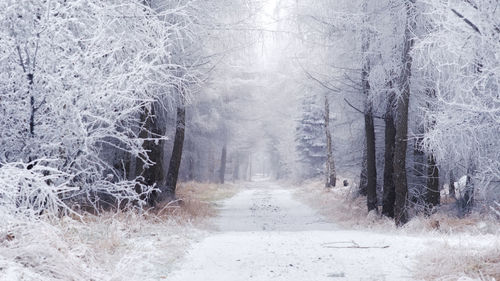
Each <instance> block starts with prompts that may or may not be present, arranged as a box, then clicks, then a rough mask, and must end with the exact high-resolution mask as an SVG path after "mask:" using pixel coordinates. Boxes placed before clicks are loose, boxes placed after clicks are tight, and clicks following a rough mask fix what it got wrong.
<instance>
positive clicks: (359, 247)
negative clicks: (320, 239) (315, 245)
mask: <svg viewBox="0 0 500 281" xmlns="http://www.w3.org/2000/svg"><path fill="white" fill-rule="evenodd" d="M331 244H351V245H349V246H329V245H331ZM321 246H323V248H332V249H387V248H389V245H385V246H360V245H359V244H358V243H356V242H354V241H340V242H330V243H323V244H321Z"/></svg>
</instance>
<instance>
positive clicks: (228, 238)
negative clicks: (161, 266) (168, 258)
mask: <svg viewBox="0 0 500 281" xmlns="http://www.w3.org/2000/svg"><path fill="white" fill-rule="evenodd" d="M246 187H247V188H246V189H245V190H243V191H242V192H240V193H239V194H238V195H236V196H235V197H233V198H231V199H229V200H227V201H226V202H225V204H224V207H223V208H222V210H221V213H220V216H219V217H218V218H216V225H217V226H218V229H219V231H218V232H215V233H214V234H213V235H211V236H209V237H207V238H206V239H204V240H202V241H201V242H200V243H198V244H195V245H193V248H192V250H191V251H190V252H189V253H188V255H187V257H186V258H185V260H184V262H183V263H182V264H180V265H179V266H178V268H177V269H176V270H174V272H173V273H172V275H171V276H169V278H167V280H171V281H210V280H213V281H239V280H241V281H243V280H258V281H265V280H273V281H274V280H283V281H284V280H286V281H293V280H297V281H299V280H300V281H321V280H338V279H341V280H412V279H411V272H410V267H411V265H412V256H414V255H415V254H418V252H419V251H420V250H422V249H423V247H424V245H423V244H424V243H423V240H422V239H419V238H414V237H405V236H396V235H384V234H375V233H370V232H363V231H346V230H342V229H339V228H338V227H337V226H335V225H333V224H329V223H327V222H325V221H323V220H322V217H321V216H320V215H318V214H316V212H315V211H314V210H312V209H311V208H309V207H308V206H306V205H304V204H302V203H300V202H298V201H296V200H295V199H294V198H293V196H292V192H291V191H290V190H287V189H283V188H280V187H279V186H277V185H275V184H273V183H269V182H254V183H249V184H246ZM356 245H359V246H360V247H370V248H353V247H356ZM386 246H389V247H386ZM372 247H373V248H372Z"/></svg>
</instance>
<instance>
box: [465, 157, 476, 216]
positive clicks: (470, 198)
mask: <svg viewBox="0 0 500 281" xmlns="http://www.w3.org/2000/svg"><path fill="white" fill-rule="evenodd" d="M474 173H475V167H474V165H473V164H472V161H469V165H468V167H467V180H466V183H465V191H464V195H463V198H462V200H463V211H464V213H465V214H469V213H470V212H471V211H472V207H473V206H474V183H473V178H474Z"/></svg>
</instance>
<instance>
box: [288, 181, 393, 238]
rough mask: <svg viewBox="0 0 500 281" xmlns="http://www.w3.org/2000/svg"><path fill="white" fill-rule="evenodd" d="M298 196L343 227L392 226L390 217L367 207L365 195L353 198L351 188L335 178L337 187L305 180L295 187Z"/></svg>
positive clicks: (385, 227)
mask: <svg viewBox="0 0 500 281" xmlns="http://www.w3.org/2000/svg"><path fill="white" fill-rule="evenodd" d="M295 194H296V196H297V198H298V199H299V200H301V201H303V202H304V203H306V204H307V205H309V206H311V207H313V208H314V209H316V210H317V211H318V212H319V213H320V214H321V215H323V216H325V217H326V218H327V219H329V220H331V221H332V222H333V223H336V224H338V225H340V226H342V227H344V228H351V229H360V228H362V229H366V228H370V229H374V228H383V229H385V230H386V229H387V228H392V229H395V227H394V224H393V223H392V221H391V220H389V219H387V218H384V217H381V216H379V215H377V214H376V213H374V212H372V213H369V214H368V212H367V210H366V198H364V197H356V196H355V194H354V193H353V192H351V187H344V186H342V185H341V181H339V180H338V182H337V187H334V188H331V189H326V188H325V187H324V184H322V183H321V182H319V181H308V182H305V183H303V184H301V186H300V187H298V188H296V192H295Z"/></svg>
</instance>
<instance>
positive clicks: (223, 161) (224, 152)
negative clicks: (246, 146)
mask: <svg viewBox="0 0 500 281" xmlns="http://www.w3.org/2000/svg"><path fill="white" fill-rule="evenodd" d="M226 160H227V148H226V144H224V146H223V147H222V155H221V158H220V170H219V183H221V184H224V176H225V175H226Z"/></svg>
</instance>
